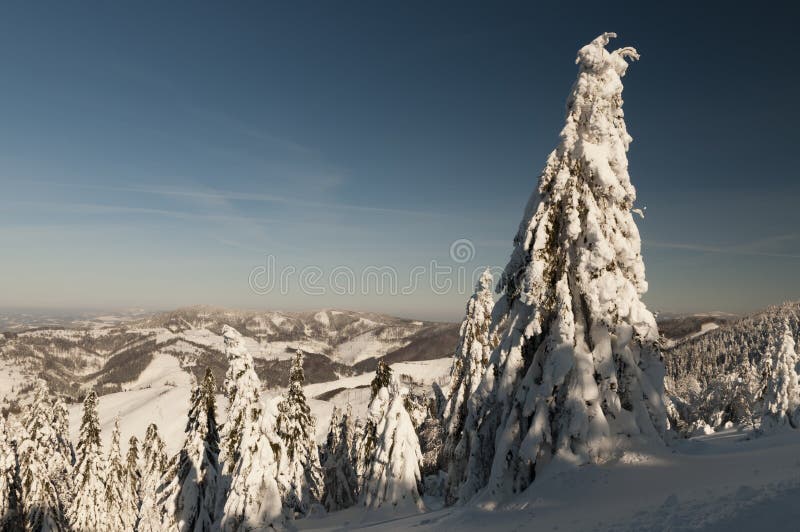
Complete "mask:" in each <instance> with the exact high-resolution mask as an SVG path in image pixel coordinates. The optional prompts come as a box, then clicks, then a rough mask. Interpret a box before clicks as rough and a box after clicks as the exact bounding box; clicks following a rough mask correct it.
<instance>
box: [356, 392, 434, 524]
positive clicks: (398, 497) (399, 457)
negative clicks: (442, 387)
mask: <svg viewBox="0 0 800 532" xmlns="http://www.w3.org/2000/svg"><path fill="white" fill-rule="evenodd" d="M405 393H406V390H404V389H402V390H401V389H400V388H399V387H398V385H397V382H396V381H393V382H391V383H390V389H387V388H381V389H380V390H378V393H377V394H376V396H375V399H378V398H380V402H381V403H383V404H386V405H387V406H386V408H385V409H381V410H383V414H382V415H381V416H380V419H378V421H377V423H376V429H377V430H376V434H377V439H376V444H375V447H374V449H373V451H372V454H371V456H370V459H369V466H368V468H367V475H366V477H365V480H364V486H363V488H362V490H361V501H362V504H363V505H364V506H366V507H367V508H373V509H375V508H389V509H392V510H394V511H401V512H403V511H409V510H412V509H416V510H420V511H421V510H424V509H425V505H424V504H423V502H422V497H421V496H420V483H421V477H420V471H419V462H420V460H422V451H421V450H420V447H419V440H418V439H417V434H416V432H415V431H414V425H413V423H412V422H411V417H410V416H409V415H408V411H407V410H406V408H405V405H404V397H403V396H404V395H405ZM373 405H377V401H375V400H373ZM376 414H378V410H375V411H371V412H370V416H375V415H376Z"/></svg>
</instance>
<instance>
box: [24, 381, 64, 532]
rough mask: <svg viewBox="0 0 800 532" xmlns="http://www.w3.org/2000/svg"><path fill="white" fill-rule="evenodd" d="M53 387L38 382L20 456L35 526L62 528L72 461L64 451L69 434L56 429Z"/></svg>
mask: <svg viewBox="0 0 800 532" xmlns="http://www.w3.org/2000/svg"><path fill="white" fill-rule="evenodd" d="M53 413H54V412H53V403H52V402H51V400H50V390H49V389H48V387H47V384H46V383H45V381H43V380H39V381H38V382H37V384H36V389H35V392H34V398H33V402H32V403H31V404H30V405H28V407H27V409H26V411H25V414H24V416H23V429H24V430H23V431H22V432H21V434H20V435H19V441H18V447H17V451H18V460H19V479H20V495H21V499H20V500H21V503H22V505H23V508H24V515H25V520H26V523H27V526H28V528H29V529H31V530H61V529H63V528H64V527H65V526H66V517H65V515H64V514H65V503H66V494H64V493H62V490H63V489H68V487H69V484H68V477H67V474H68V471H69V468H70V465H71V464H69V463H68V462H66V458H65V457H64V456H63V455H62V453H61V452H60V451H61V449H60V445H59V443H60V442H61V441H62V440H63V439H64V438H66V435H60V434H57V432H56V426H55V424H54V417H53Z"/></svg>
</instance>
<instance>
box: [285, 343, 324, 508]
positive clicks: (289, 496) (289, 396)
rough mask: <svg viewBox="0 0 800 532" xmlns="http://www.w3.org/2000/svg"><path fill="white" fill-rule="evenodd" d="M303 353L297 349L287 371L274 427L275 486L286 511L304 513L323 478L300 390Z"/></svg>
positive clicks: (318, 495) (320, 490)
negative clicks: (277, 438) (276, 450)
mask: <svg viewBox="0 0 800 532" xmlns="http://www.w3.org/2000/svg"><path fill="white" fill-rule="evenodd" d="M304 381H305V375H304V374H303V354H302V353H301V352H300V351H297V354H296V355H295V357H294V359H293V360H292V366H291V370H290V372H289V389H288V391H287V392H286V396H285V397H284V398H283V400H282V401H281V402H280V403H279V404H278V416H277V419H276V421H275V429H276V431H277V433H278V436H280V438H281V441H282V445H281V456H280V465H279V468H278V487H279V488H280V490H281V495H282V499H283V504H284V508H285V509H286V511H287V513H299V514H302V515H305V514H307V513H308V511H309V510H310V508H311V505H312V504H315V503H320V502H321V501H322V496H323V490H324V481H323V478H322V468H321V466H320V463H319V450H318V448H317V443H316V441H315V440H314V432H315V429H314V427H315V424H316V421H315V419H314V416H312V415H311V408H310V407H309V406H308V402H307V401H306V396H305V393H304V392H303V382H304Z"/></svg>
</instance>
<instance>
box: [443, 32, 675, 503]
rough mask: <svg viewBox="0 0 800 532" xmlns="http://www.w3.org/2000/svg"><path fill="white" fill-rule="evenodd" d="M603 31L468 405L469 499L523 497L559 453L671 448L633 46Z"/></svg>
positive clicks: (583, 70)
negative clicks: (629, 118)
mask: <svg viewBox="0 0 800 532" xmlns="http://www.w3.org/2000/svg"><path fill="white" fill-rule="evenodd" d="M614 36H615V35H614V34H613V33H605V34H603V35H601V36H599V37H598V38H596V39H595V40H594V41H592V42H591V43H590V44H588V45H586V46H584V47H583V48H581V49H580V51H579V52H578V58H577V61H576V62H577V64H578V66H579V73H578V79H577V81H576V82H575V84H574V85H573V87H572V92H571V94H570V96H569V99H568V101H567V120H566V125H565V126H564V129H563V130H562V132H561V142H560V144H559V146H558V147H557V148H556V149H555V150H554V151H553V152H552V153H551V154H550V156H549V157H548V159H547V164H546V166H545V168H544V171H543V172H542V174H541V176H540V178H539V186H538V188H537V190H536V191H535V192H534V193H533V195H532V197H531V199H530V200H529V202H528V207H527V209H526V212H525V215H524V217H523V220H522V223H521V224H520V227H519V231H518V233H517V236H516V238H515V240H514V244H515V247H514V250H513V252H512V255H511V258H510V260H509V263H508V265H507V266H506V269H505V273H504V275H503V278H502V280H501V283H500V289H501V290H502V291H503V296H502V298H501V299H500V301H498V304H497V305H496V307H495V310H494V317H493V326H494V327H499V325H500V324H502V325H503V333H502V335H501V338H500V342H499V345H498V347H497V348H496V349H495V350H494V351H493V352H492V355H491V357H490V359H489V365H488V367H487V370H486V372H485V373H484V377H483V379H482V381H481V384H480V386H479V387H478V390H476V392H475V393H474V394H473V395H472V397H471V398H470V400H469V403H468V413H467V419H466V421H465V426H464V430H463V433H462V440H461V442H459V444H458V445H459V446H462V447H461V448H460V449H458V450H457V453H458V455H460V456H463V457H464V458H463V460H465V461H466V464H465V466H464V467H461V466H459V468H458V470H459V471H463V472H464V473H463V475H462V477H461V478H460V479H459V478H455V479H451V481H452V482H455V483H459V484H461V488H460V490H459V499H460V500H461V501H466V500H469V499H470V498H472V496H473V495H474V494H475V493H477V492H478V491H479V490H482V489H483V488H484V487H486V488H487V490H486V491H485V493H486V495H487V496H489V497H503V496H506V495H508V494H511V493H514V492H519V491H521V490H523V489H525V488H526V487H527V486H528V485H529V484H530V483H531V482H532V481H533V479H534V476H535V475H536V471H537V470H538V469H539V468H540V467H542V466H543V465H544V464H545V463H547V462H548V461H549V460H551V459H553V458H558V459H562V460H565V461H568V462H570V463H573V464H581V463H588V462H597V461H602V460H604V459H606V458H608V457H610V456H611V454H612V452H614V451H615V450H616V449H619V448H620V447H621V446H622V445H627V444H628V443H630V444H633V443H634V442H637V443H638V442H641V443H644V442H646V441H661V438H662V435H663V433H664V431H666V427H667V421H666V415H665V411H664V401H663V396H664V392H663V381H664V367H663V363H662V360H661V355H660V352H659V349H658V338H659V337H658V329H657V326H656V322H655V319H654V317H653V315H652V314H651V313H650V312H649V311H648V310H647V308H646V307H645V305H644V303H643V302H642V301H641V295H642V294H643V293H644V292H645V291H646V289H647V282H646V280H645V274H644V264H643V261H642V256H641V252H640V247H641V243H640V238H639V233H638V230H637V227H636V224H635V222H634V220H633V216H632V209H633V204H634V200H635V198H636V193H635V190H634V187H633V185H632V184H631V182H630V177H629V175H628V168H627V167H628V162H627V156H626V152H627V150H628V145H629V144H630V142H631V140H632V139H631V137H630V136H629V135H628V133H627V131H626V127H625V121H624V118H623V113H622V77H623V76H624V75H625V72H626V70H627V67H628V64H627V62H626V59H629V58H630V59H636V58H638V54H637V53H636V51H635V50H634V49H633V48H622V49H619V50H615V51H613V52H609V51H608V50H606V48H605V46H606V44H608V42H609V39H610V38H611V37H614Z"/></svg>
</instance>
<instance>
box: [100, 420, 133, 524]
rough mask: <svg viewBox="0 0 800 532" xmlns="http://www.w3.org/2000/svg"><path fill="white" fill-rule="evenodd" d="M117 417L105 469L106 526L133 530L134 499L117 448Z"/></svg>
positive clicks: (125, 466) (126, 470) (118, 435)
mask: <svg viewBox="0 0 800 532" xmlns="http://www.w3.org/2000/svg"><path fill="white" fill-rule="evenodd" d="M119 439H120V430H119V417H117V418H116V419H115V420H114V430H113V431H112V433H111V446H110V447H109V449H108V456H107V458H106V471H105V481H106V486H105V488H106V489H105V498H106V499H105V500H106V518H107V521H106V526H107V527H108V529H109V530H133V527H134V526H135V525H136V514H137V512H136V506H137V504H136V499H135V498H134V496H133V494H132V493H131V492H130V490H129V485H128V482H129V473H128V467H127V463H125V462H123V460H122V453H121V452H120V448H119Z"/></svg>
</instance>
